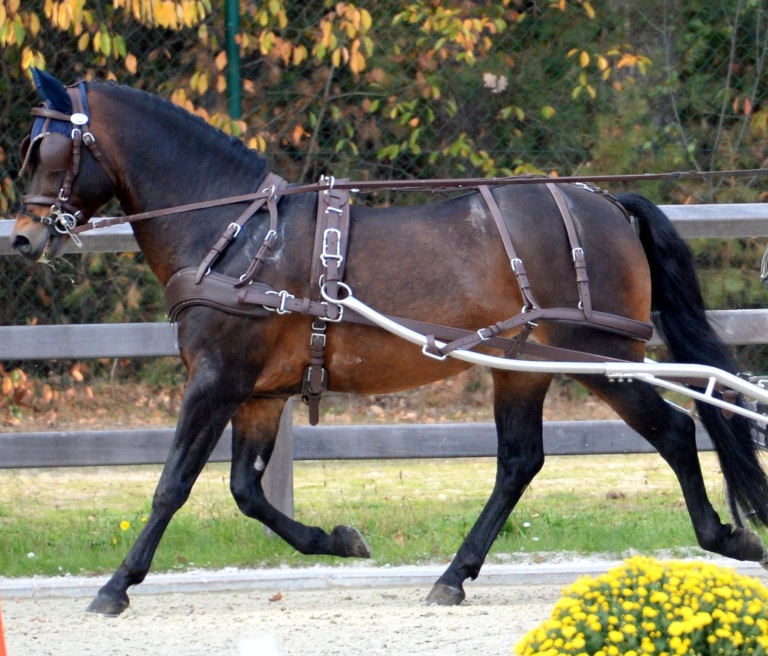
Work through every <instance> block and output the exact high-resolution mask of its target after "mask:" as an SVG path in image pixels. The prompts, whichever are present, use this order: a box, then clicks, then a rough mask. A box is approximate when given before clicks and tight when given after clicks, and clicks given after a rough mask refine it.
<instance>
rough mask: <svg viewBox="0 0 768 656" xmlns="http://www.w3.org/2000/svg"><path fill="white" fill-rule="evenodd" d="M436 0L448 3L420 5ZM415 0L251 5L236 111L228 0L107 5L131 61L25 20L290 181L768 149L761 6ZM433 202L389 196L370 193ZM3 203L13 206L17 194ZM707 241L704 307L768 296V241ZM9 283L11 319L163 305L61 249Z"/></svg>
mask: <svg viewBox="0 0 768 656" xmlns="http://www.w3.org/2000/svg"><path fill="white" fill-rule="evenodd" d="M421 4H426V6H427V9H429V11H431V12H432V13H429V12H427V10H424V12H426V13H424V12H422V13H419V12H418V11H417V10H416V8H418V7H421ZM421 4H419V3H406V2H402V1H398V0H382V1H379V2H377V3H375V4H374V3H360V4H359V5H358V7H359V8H360V9H363V8H365V9H366V10H367V12H368V13H369V16H370V19H371V20H370V25H369V26H368V27H367V28H366V27H365V23H366V21H365V20H364V21H363V26H362V27H361V26H360V25H358V26H357V27H356V28H355V27H354V25H352V23H354V21H353V20H352V19H349V20H350V25H352V26H350V25H347V24H345V23H344V20H347V18H345V16H351V15H352V14H344V13H343V12H344V11H346V9H345V8H348V7H349V6H351V5H345V4H344V3H336V2H316V3H299V2H290V1H284V2H275V0H272V2H257V1H253V2H252V1H249V0H242V2H240V14H241V16H240V20H241V36H240V37H239V43H240V53H241V62H240V68H239V71H240V72H239V75H240V78H241V82H242V89H241V91H242V101H241V112H242V116H241V117H236V116H235V117H231V116H229V115H228V113H227V112H228V106H229V105H228V103H229V100H230V97H229V94H230V92H231V89H229V90H228V89H227V88H226V86H227V85H226V78H225V72H226V71H225V66H222V61H224V60H222V58H221V53H223V52H224V50H225V42H226V25H225V6H224V2H223V0H221V1H218V2H215V3H213V5H212V7H211V11H210V12H209V13H207V15H206V17H205V18H204V20H203V21H202V23H200V24H197V25H195V26H193V27H188V28H184V29H178V30H173V29H163V28H159V27H147V26H146V25H143V24H141V23H139V22H137V21H135V20H133V19H131V18H130V17H129V16H128V15H126V14H124V13H122V10H119V9H114V8H113V7H111V5H108V3H97V5H95V6H94V9H93V12H94V17H93V21H92V24H90V25H89V26H88V27H87V29H86V32H88V33H89V34H90V38H91V40H93V39H94V38H95V35H96V33H97V32H102V33H104V32H105V31H106V33H108V34H110V35H112V36H113V43H114V44H115V48H117V47H118V45H119V41H118V40H115V39H114V35H117V34H119V36H120V38H121V39H123V44H124V45H123V46H122V48H123V49H124V51H125V52H126V53H131V54H132V55H133V56H134V57H135V58H136V64H135V66H131V65H129V64H128V59H127V58H126V57H125V56H123V58H122V59H120V58H117V59H115V57H112V58H110V56H108V55H104V53H103V52H102V53H99V52H95V51H94V49H93V48H92V47H91V45H88V46H87V47H85V48H83V47H82V45H83V42H82V39H83V35H82V34H81V35H76V34H73V33H71V31H66V30H62V29H55V28H54V27H52V26H51V25H49V24H48V22H46V19H45V18H44V16H45V7H46V3H44V2H43V1H41V0H32V1H30V2H28V3H25V7H26V9H27V10H28V11H29V12H37V14H39V16H40V17H42V18H41V24H42V26H41V27H40V29H39V31H38V32H37V34H36V36H34V37H33V36H32V35H31V32H32V31H33V30H31V28H29V27H28V26H27V25H26V24H25V25H24V27H26V28H27V31H28V33H29V34H28V35H27V38H28V40H29V43H30V44H31V45H33V46H34V48H36V49H38V50H39V51H40V52H41V53H42V54H43V56H44V58H45V61H46V68H47V70H49V71H50V72H52V73H53V74H55V75H57V76H58V77H59V78H60V79H62V80H63V81H65V82H67V83H71V82H74V81H75V80H77V79H79V78H82V77H91V78H95V79H99V80H104V79H106V78H107V77H108V76H109V77H110V78H112V79H116V80H117V81H118V82H120V83H125V84H129V85H131V86H135V87H139V88H142V89H145V90H147V91H150V92H152V93H158V94H160V95H162V96H164V97H166V98H172V99H173V101H174V102H177V103H178V104H182V105H186V106H187V107H188V108H189V109H192V110H195V111H197V112H198V113H200V114H201V115H203V116H204V117H205V118H207V119H208V120H209V121H210V122H212V123H214V124H215V125H217V126H218V127H221V128H223V129H225V130H226V131H228V132H230V133H233V134H235V135H237V136H240V137H241V138H242V139H243V140H244V141H245V142H246V143H248V145H249V146H251V147H257V148H259V149H260V150H263V151H265V153H266V155H267V156H268V157H269V158H270V160H271V162H272V164H273V169H274V170H275V171H277V172H279V173H280V174H281V175H282V176H283V177H285V178H286V179H288V180H291V181H296V182H298V181H310V180H314V179H316V178H317V177H318V176H319V175H320V174H329V173H333V174H335V175H337V176H342V175H343V176H348V177H351V178H353V179H377V180H385V179H399V178H405V177H411V178H429V177H457V176H469V175H510V174H515V173H521V172H545V173H550V172H556V173H558V174H560V175H564V174H574V173H584V174H587V173H605V174H621V173H640V172H655V171H669V170H680V169H699V170H718V169H723V170H725V169H737V168H758V167H762V166H764V165H765V163H766V161H767V160H768V149H767V148H766V132H767V131H768V74H767V72H766V67H767V66H768V17H767V16H766V7H765V3H764V2H762V1H761V0H749V1H747V0H693V1H686V2H681V1H678V2H673V1H664V2H658V1H653V2H651V0H642V1H640V2H629V0H609V1H606V2H602V3H595V5H594V7H592V6H591V5H589V3H588V2H583V1H580V0H573V1H572V2H569V3H566V2H565V1H562V2H560V1H558V2H552V1H551V0H549V1H542V2H538V3H537V2H523V1H522V0H512V1H510V2H504V3H490V2H483V1H479V2H467V3H459V2H447V3H442V5H443V6H442V7H436V5H434V4H428V3H421ZM277 7H279V8H280V9H281V11H283V14H280V12H278V11H277ZM340 7H341V9H340ZM342 10H343V11H342ZM440 12H443V13H440ZM451 12H454V13H451ZM592 14H595V15H594V17H593V16H592ZM457 17H458V19H459V20H458V22H456V21H455V20H454V22H453V23H451V22H450V21H451V20H453V19H456V18H457ZM428 21H432V22H431V23H428ZM440 21H443V22H442V23H440ZM467 21H469V22H467ZM472 21H475V22H474V23H473V22H472ZM358 22H359V19H358ZM324 23H328V24H329V25H330V26H331V27H327V26H325V27H324ZM428 24H429V25H431V26H432V29H431V30H430V29H427V28H425V25H428ZM435 26H438V27H439V26H442V27H440V29H438V27H435ZM446 26H447V27H446ZM454 28H455V29H454ZM355 30H357V32H355ZM452 30H453V31H452ZM462 30H463V31H462ZM325 31H328V33H331V34H333V36H334V38H336V40H337V46H336V47H337V49H338V50H339V52H340V55H339V57H338V58H337V59H336V60H334V55H332V54H331V50H332V49H333V43H332V42H330V41H329V45H328V48H327V52H320V51H315V53H314V56H313V48H315V47H316V46H317V45H318V43H320V42H321V40H322V38H324V37H323V34H325ZM267 33H270V34H272V42H271V49H270V46H269V44H266V45H265V38H268V37H265V35H266V34H267ZM350 35H352V36H354V37H355V39H358V45H359V52H361V53H363V55H362V56H363V59H364V67H363V68H362V69H360V64H359V63H358V64H357V65H354V62H355V60H354V57H355V52H356V51H355V45H354V39H353V38H352V36H350ZM462 35H463V36H462ZM475 37H476V41H475V42H474V45H473V46H472V56H471V57H470V56H468V55H467V52H468V51H469V46H468V45H467V44H468V43H469V42H471V39H472V38H475ZM366 39H368V40H369V41H370V43H368V42H367V41H366ZM441 40H442V43H441ZM470 45H471V44H470ZM369 46H370V47H369ZM302 47H303V48H304V50H305V52H304V58H303V59H302V58H301V50H300V48H302ZM344 48H346V51H345V50H344ZM267 50H269V52H266V51H267ZM0 53H2V55H3V57H4V58H5V64H7V65H4V66H3V67H2V68H0V121H2V125H3V128H4V129H3V131H2V133H0V180H3V179H10V180H12V187H8V188H7V189H6V192H5V196H6V198H8V199H9V200H11V201H13V200H14V198H15V199H18V198H19V197H20V195H21V193H22V192H23V190H24V183H25V181H24V180H23V179H17V177H16V175H17V173H18V169H19V165H20V163H19V156H18V149H19V144H20V142H21V140H22V138H23V137H24V136H25V135H26V134H27V133H28V131H29V129H30V115H29V109H30V108H31V107H32V106H33V105H34V104H36V102H37V100H36V95H35V93H34V91H33V89H32V87H31V85H30V83H29V82H28V80H27V79H26V78H24V77H22V76H20V75H19V74H18V71H19V70H20V69H19V66H18V65H17V64H18V62H16V61H15V59H14V58H15V57H17V54H15V53H16V51H11V50H9V49H6V50H5V51H4V50H1V49H0ZM113 54H114V53H113ZM462 54H464V56H463V57H462ZM321 55H323V56H322V57H321ZM18 56H21V55H18ZM113 59H114V61H113ZM472 59H474V63H473V62H472V61H471V60H472ZM228 65H229V66H232V65H233V62H229V64H228ZM131 68H135V72H132V71H131V70H130V69H131ZM354 69H357V70H354ZM108 74H109V75H108ZM620 187H621V185H617V186H616V187H615V188H612V189H611V191H622V190H623V189H621V188H620ZM631 189H632V190H633V191H639V192H641V193H645V194H646V195H648V196H649V197H651V198H652V199H653V200H654V201H655V202H657V203H683V202H758V201H761V200H764V198H765V193H766V192H764V191H763V182H762V181H761V180H756V181H733V180H727V179H723V180H719V181H715V182H711V183H702V182H695V183H691V182H685V181H676V182H672V181H662V182H648V183H645V184H643V185H633V186H632V187H631ZM418 200H419V199H418V198H417V197H416V196H414V195H405V194H388V193H381V194H377V195H374V196H370V197H369V198H368V200H367V201H366V202H372V203H377V204H398V203H400V204H402V203H413V202H417V201H418ZM16 202H17V201H16ZM16 207H17V206H16ZM5 214H6V215H7V216H8V218H13V214H14V206H13V205H12V206H11V207H10V208H9V209H8V211H7V212H5ZM692 247H693V250H694V253H695V255H696V258H697V264H698V266H699V271H700V274H701V279H702V284H703V288H704V291H705V295H706V297H707V300H708V304H709V306H710V307H713V308H717V309H738V308H751V307H761V306H764V305H765V296H764V292H763V290H762V289H761V287H760V284H759V281H758V279H757V278H758V276H757V268H758V265H759V258H760V256H761V253H762V247H763V244H762V243H761V240H758V239H739V240H727V241H726V240H696V241H694V242H693V243H692ZM54 267H55V268H54ZM0 289H2V296H3V303H1V304H0V325H24V324H34V323H38V324H45V323H101V322H114V321H157V320H162V319H163V315H164V308H163V303H162V290H161V289H160V287H159V285H158V284H157V282H156V281H155V280H154V278H153V277H152V275H151V272H150V271H149V270H148V268H147V267H146V265H145V264H144V262H143V259H142V256H141V255H140V254H125V253H123V254H91V255H67V256H65V257H64V258H62V259H61V260H60V261H59V262H57V263H56V264H54V265H53V267H46V266H41V265H34V264H30V263H27V262H26V261H24V260H23V259H22V258H20V257H16V256H9V257H0ZM767 341H768V340H767ZM740 358H741V361H742V365H743V366H744V367H745V368H746V369H749V370H753V371H760V370H767V369H768V361H766V353H765V350H764V349H763V348H762V347H760V348H756V347H749V348H743V349H741V350H740Z"/></svg>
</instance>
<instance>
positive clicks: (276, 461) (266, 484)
mask: <svg viewBox="0 0 768 656" xmlns="http://www.w3.org/2000/svg"><path fill="white" fill-rule="evenodd" d="M261 486H262V488H263V489H264V494H265V495H266V497H267V501H269V502H270V503H271V504H272V505H273V506H274V507H275V508H277V509H278V510H279V511H280V512H282V513H283V514H285V515H288V517H290V518H291V519H293V399H288V403H286V404H285V409H284V410H283V416H282V417H281V418H280V429H279V430H278V432H277V440H276V441H275V450H274V451H273V452H272V457H271V458H270V459H269V464H268V465H267V469H266V471H265V472H264V478H262V479H261ZM268 533H271V531H269V532H268Z"/></svg>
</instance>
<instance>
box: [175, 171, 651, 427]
mask: <svg viewBox="0 0 768 656" xmlns="http://www.w3.org/2000/svg"><path fill="white" fill-rule="evenodd" d="M285 184H286V183H285V181H283V180H282V179H281V178H279V177H278V176H276V175H275V174H272V173H270V174H269V175H268V176H267V178H266V179H265V181H264V184H262V187H263V190H262V192H261V194H262V195H261V196H260V197H259V198H258V199H256V200H254V201H253V203H252V204H251V205H250V206H249V208H248V210H246V211H245V212H243V214H241V215H240V217H239V218H238V220H237V221H235V222H233V223H231V224H230V225H229V226H228V227H227V229H226V230H225V231H224V233H223V234H222V236H221V237H220V238H219V240H218V241H217V242H216V244H215V245H214V246H213V248H212V249H211V251H210V252H209V253H208V255H207V256H206V257H205V258H204V260H203V262H202V263H201V264H200V266H199V267H197V268H185V269H182V270H180V271H178V272H177V273H176V274H175V275H174V276H173V277H172V278H171V279H170V280H169V282H168V285H167V286H166V289H165V298H166V307H167V309H168V316H169V317H170V320H171V321H176V320H177V318H178V316H179V314H180V313H181V311H182V310H183V309H184V308H186V307H189V306H190V305H205V306H208V307H214V308H216V309H219V310H223V311H225V312H230V313H233V314H242V315H247V316H266V315H267V313H268V312H270V311H275V312H278V313H279V314H285V313H290V312H299V313H301V314H305V315H309V316H311V317H312V318H313V322H312V333H311V337H310V358H309V365H308V367H307V368H306V370H305V372H304V377H303V384H302V398H303V400H304V401H305V402H306V403H307V404H308V405H309V408H310V423H312V424H316V423H317V421H318V420H319V403H320V397H321V395H322V393H323V391H325V390H326V389H327V387H328V372H327V370H326V368H325V344H326V334H327V326H328V322H337V321H342V320H343V321H351V322H355V323H363V324H368V325H370V321H368V320H367V319H365V318H364V317H362V316H361V315H359V314H357V313H354V312H351V311H349V310H347V311H346V312H344V311H343V308H341V307H340V306H338V305H334V304H333V303H328V302H326V301H324V300H323V296H322V295H321V294H320V290H321V289H324V291H325V292H326V295H327V296H330V297H332V298H338V297H339V291H340V288H342V287H343V286H344V285H343V280H344V263H345V261H346V251H347V243H348V235H349V217H350V211H349V192H348V191H347V190H345V189H338V188H335V186H334V185H335V181H334V180H333V179H329V180H327V186H326V188H325V189H324V190H323V191H320V192H319V193H318V209H317V223H316V229H315V241H314V249H313V258H312V274H311V280H310V283H311V290H312V291H311V294H310V296H311V298H296V297H295V296H293V295H292V294H290V293H289V292H287V291H285V290H282V291H279V292H277V291H275V290H273V289H271V288H270V287H269V286H268V285H265V284H264V283H259V282H255V281H254V276H255V275H256V273H257V272H258V270H259V269H260V268H261V266H262V265H263V263H264V260H265V258H266V255H267V253H268V252H269V251H270V250H271V249H272V247H273V246H274V238H275V235H276V227H277V220H278V217H277V202H276V198H277V195H278V194H279V193H280V191H281V190H283V189H284V188H285ZM545 184H546V187H547V189H548V190H549V192H550V193H551V194H552V196H553V198H554V200H555V202H556V204H557V207H558V208H559V210H560V215H561V217H562V219H563V223H564V224H565V228H566V232H567V234H568V240H569V243H570V246H571V252H572V257H573V263H574V271H575V277H576V283H577V286H578V290H579V298H580V302H579V306H578V308H542V307H541V306H540V305H539V304H538V303H537V302H536V300H535V298H534V296H533V293H532V292H531V285H530V282H529V280H528V276H527V275H526V272H525V267H524V264H523V261H522V259H521V258H520V257H518V255H517V253H516V251H515V248H514V245H513V243H512V238H511V236H510V234H509V230H508V229H507V226H506V223H505V222H504V218H503V216H502V214H501V211H500V209H499V207H498V205H497V203H496V201H495V199H494V198H493V195H492V194H491V190H490V188H489V187H488V186H486V185H479V190H480V193H481V194H482V196H483V198H484V200H485V202H486V205H487V206H488V209H489V211H490V213H491V215H492V217H493V219H494V221H495V223H496V226H497V228H498V230H499V234H500V235H501V239H502V241H503V243H504V247H505V249H506V252H507V256H508V258H509V261H510V264H511V267H512V270H513V272H514V274H515V278H516V280H517V283H518V286H519V288H520V293H521V295H522V298H523V302H524V307H523V310H522V312H521V313H520V314H518V315H515V316H514V317H511V318H509V319H506V320H505V321H500V322H498V323H495V324H493V325H491V326H487V327H485V328H481V329H480V330H477V331H471V330H463V329H459V328H452V327H448V326H441V325H437V324H431V323H426V322H421V321H413V320H411V319H403V318H399V317H389V318H390V319H392V320H394V321H396V322H398V323H400V324H402V325H404V326H406V327H408V328H410V329H412V330H415V331H418V332H421V333H422V334H425V335H427V340H428V342H429V346H428V347H427V348H425V350H424V353H425V355H428V356H430V357H433V358H436V359H439V360H444V359H445V358H446V357H447V356H448V354H449V353H450V352H452V351H454V350H456V349H471V348H474V347H476V346H479V345H481V344H483V345H486V346H490V347H493V348H498V349H501V350H503V351H504V354H505V356H506V357H509V358H514V357H517V356H520V355H529V356H534V357H540V358H545V359H553V360H559V361H566V362H606V361H610V362H618V360H614V359H612V358H606V357H605V356H600V355H595V354H591V353H582V352H577V351H571V350H568V349H561V348H557V347H552V346H544V345H539V344H529V343H527V339H528V337H529V336H530V334H531V333H532V332H533V330H534V328H536V326H537V325H538V322H539V321H568V322H574V323H583V324H588V325H590V326H592V327H594V328H599V329H600V330H604V331H607V332H611V333H616V334H620V335H624V336H626V337H630V338H632V339H637V340H643V341H647V340H648V339H650V337H651V335H652V334H653V328H652V326H651V325H650V324H646V323H643V322H640V321H635V320H633V319H627V318H626V317H619V316H616V315H612V314H606V313H603V312H598V311H595V310H593V309H592V303H591V300H590V294H589V278H588V276H587V270H586V261H585V258H584V251H583V250H582V248H581V246H580V245H579V241H578V236H577V234H576V229H575V225H574V222H573V218H572V216H571V214H570V211H569V210H568V208H567V206H566V204H565V201H564V199H563V197H562V194H561V193H560V191H559V189H558V188H557V187H556V186H555V185H554V184H551V183H548V182H545ZM588 188H589V189H590V191H593V192H595V193H601V194H603V195H605V196H606V197H608V198H611V197H610V196H609V195H608V194H606V193H605V192H604V191H602V190H600V189H598V188H597V187H592V186H590V187H588ZM264 203H267V204H268V207H269V212H270V225H269V229H268V231H267V234H266V236H265V238H264V241H263V244H262V247H261V249H259V252H258V253H257V255H256V256H255V258H254V260H253V261H252V263H251V265H250V266H249V268H248V270H247V271H246V273H245V274H243V276H241V277H240V279H237V278H231V277H228V276H223V275H221V274H216V273H213V272H211V270H210V267H211V266H212V265H213V264H214V263H215V261H216V259H217V258H218V257H219V256H220V255H221V253H223V252H224V250H225V249H226V248H227V247H228V246H229V245H230V244H231V243H232V242H233V241H234V239H235V238H236V236H237V234H238V233H239V231H240V229H241V228H242V226H243V225H245V223H246V222H247V221H248V219H249V218H250V217H251V216H253V214H254V213H255V212H256V210H257V209H259V208H260V207H262V206H263V205H264ZM617 206H618V207H621V206H620V205H618V203H617ZM622 211H623V210H622ZM520 326H522V329H521V331H520V332H519V333H518V334H517V336H515V337H514V338H511V339H510V338H503V337H500V336H499V335H500V334H501V333H503V332H506V331H508V330H511V329H513V328H517V327H520ZM437 340H440V341H442V342H447V344H446V345H444V346H443V347H442V348H438V347H437V346H436V341H437Z"/></svg>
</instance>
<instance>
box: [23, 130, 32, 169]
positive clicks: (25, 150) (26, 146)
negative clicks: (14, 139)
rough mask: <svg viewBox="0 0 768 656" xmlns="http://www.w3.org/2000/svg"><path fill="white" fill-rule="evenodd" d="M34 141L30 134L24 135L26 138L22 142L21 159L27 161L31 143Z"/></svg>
mask: <svg viewBox="0 0 768 656" xmlns="http://www.w3.org/2000/svg"><path fill="white" fill-rule="evenodd" d="M31 143H32V139H31V137H30V136H29V135H27V136H26V137H24V140H23V141H22V142H21V161H22V162H26V161H27V153H28V152H29V144H31Z"/></svg>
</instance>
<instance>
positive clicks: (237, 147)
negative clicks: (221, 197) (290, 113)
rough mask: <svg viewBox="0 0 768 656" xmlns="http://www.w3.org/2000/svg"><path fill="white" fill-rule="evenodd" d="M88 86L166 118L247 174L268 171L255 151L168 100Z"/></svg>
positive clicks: (127, 90)
mask: <svg viewBox="0 0 768 656" xmlns="http://www.w3.org/2000/svg"><path fill="white" fill-rule="evenodd" d="M89 86H90V87H92V88H93V89H94V90H98V92H99V93H104V94H105V95H107V96H109V97H111V98H114V99H115V100H118V101H122V102H126V103H128V104H131V105H135V106H139V107H141V106H145V107H146V111H148V112H152V113H153V114H161V115H165V116H167V120H168V122H169V123H173V124H175V125H177V126H179V129H180V130H183V131H185V132H188V133H189V134H190V135H194V137H193V138H194V139H195V140H199V141H204V142H205V143H206V144H207V145H208V146H209V147H211V148H215V149H216V150H218V151H220V152H221V153H222V154H225V155H226V156H227V158H228V159H229V160H230V161H232V162H235V163H237V164H240V165H242V166H243V167H247V168H248V169H249V170H251V171H255V172H263V173H264V174H266V173H267V171H268V170H269V162H268V160H267V159H266V158H265V157H262V156H261V155H259V153H258V152H256V151H255V150H252V149H250V148H248V147H247V146H246V145H245V143H244V142H243V141H242V140H241V139H238V138H237V137H233V136H230V135H228V134H226V133H225V132H223V131H222V130H220V129H218V128H216V127H214V126H212V125H211V124H210V123H207V122H206V121H205V120H204V119H203V118H201V117H200V116H197V115H195V114H192V113H190V112H189V111H187V110H186V109H184V108H183V107H179V106H178V105H175V104H174V103H172V102H171V101H170V100H166V99H165V98H162V97H160V96H158V95H155V94H151V93H147V92H146V91H141V90H140V89H134V88H132V87H129V86H125V85H121V84H115V83H114V82H110V83H107V84H102V83H99V82H90V83H89Z"/></svg>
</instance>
